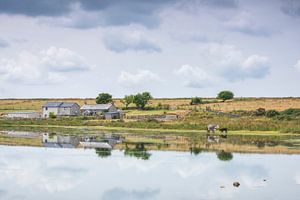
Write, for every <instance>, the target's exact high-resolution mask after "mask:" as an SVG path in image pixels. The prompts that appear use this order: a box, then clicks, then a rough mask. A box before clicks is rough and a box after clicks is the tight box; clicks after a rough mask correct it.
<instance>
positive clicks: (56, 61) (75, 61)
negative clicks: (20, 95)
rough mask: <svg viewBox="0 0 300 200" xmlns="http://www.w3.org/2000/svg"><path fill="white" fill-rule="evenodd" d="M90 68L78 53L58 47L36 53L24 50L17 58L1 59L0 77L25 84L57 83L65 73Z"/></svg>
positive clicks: (62, 78)
mask: <svg viewBox="0 0 300 200" xmlns="http://www.w3.org/2000/svg"><path fill="white" fill-rule="evenodd" d="M88 69H89V65H88V64H87V63H86V62H85V61H84V59H83V58H81V57H80V56H79V55H78V54H76V53H75V52H73V51H71V50H69V49H64V48H56V47H50V48H49V49H47V50H43V51H41V52H39V53H36V54H34V53H31V52H27V51H24V52H21V53H20V54H19V55H18V56H17V57H16V58H15V59H6V58H2V59H0V73H1V74H0V79H3V80H8V81H12V82H13V81H20V82H22V83H25V84H45V83H56V82H60V81H62V80H64V76H63V74H65V73H68V72H73V71H83V70H88Z"/></svg>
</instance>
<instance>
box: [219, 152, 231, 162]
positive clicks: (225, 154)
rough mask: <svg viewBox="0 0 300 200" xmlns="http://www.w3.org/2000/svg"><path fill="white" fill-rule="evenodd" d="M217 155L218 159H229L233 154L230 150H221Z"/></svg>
mask: <svg viewBox="0 0 300 200" xmlns="http://www.w3.org/2000/svg"><path fill="white" fill-rule="evenodd" d="M217 157H218V158H219V160H222V161H230V160H232V158H233V155H232V153H230V152H225V151H223V150H222V151H220V152H218V153H217Z"/></svg>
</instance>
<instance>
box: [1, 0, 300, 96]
mask: <svg viewBox="0 0 300 200" xmlns="http://www.w3.org/2000/svg"><path fill="white" fill-rule="evenodd" d="M0 24H1V26H0V98H30V97H95V96H96V95H97V93H99V92H109V93H111V94H112V95H113V96H114V97H122V96H124V95H125V94H131V93H136V92H141V91H150V92H151V93H152V94H153V96H154V97H190V96H204V97H206V96H215V95H216V94H217V93H218V91H220V90H224V89H226V90H232V91H233V92H234V93H235V94H236V96H244V97H245V96H300V90H299V85H300V48H299V44H300V1H296V0H265V1H259V0H165V1H158V0H154V1H146V0H121V1H117V0H110V1H109V0H102V1H99V0H89V1H83V0H71V1H69V0H60V1H59V0H53V1H47V0H39V1H37V0H25V1H22V3H20V1H18V0H0Z"/></svg>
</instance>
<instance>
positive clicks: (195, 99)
mask: <svg viewBox="0 0 300 200" xmlns="http://www.w3.org/2000/svg"><path fill="white" fill-rule="evenodd" d="M201 103H202V99H201V98H200V97H193V98H192V99H191V103H190V104H191V105H198V104H201Z"/></svg>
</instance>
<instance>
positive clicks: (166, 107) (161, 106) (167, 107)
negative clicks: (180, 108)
mask: <svg viewBox="0 0 300 200" xmlns="http://www.w3.org/2000/svg"><path fill="white" fill-rule="evenodd" d="M156 109H157V110H170V105H169V104H161V103H160V102H159V103H158V104H157V106H156Z"/></svg>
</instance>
